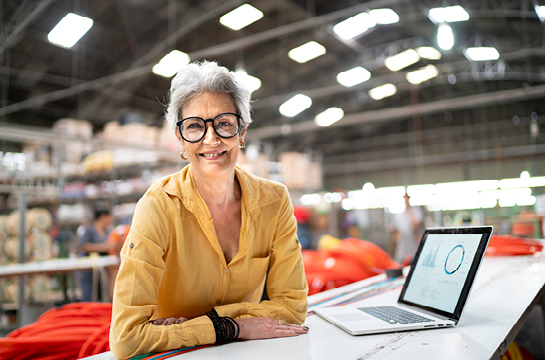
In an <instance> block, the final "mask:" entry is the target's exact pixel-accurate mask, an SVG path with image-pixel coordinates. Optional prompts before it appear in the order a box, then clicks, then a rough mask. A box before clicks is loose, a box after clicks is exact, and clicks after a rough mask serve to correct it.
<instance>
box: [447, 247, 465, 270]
mask: <svg viewBox="0 0 545 360" xmlns="http://www.w3.org/2000/svg"><path fill="white" fill-rule="evenodd" d="M465 254H466V250H465V249H464V247H463V246H462V245H456V246H455V247H453V248H452V250H450V252H449V253H448V255H447V259H446V260H445V272H446V273H447V274H448V275H452V274H454V273H455V272H456V271H457V270H458V269H459V268H460V266H462V261H464V256H465Z"/></svg>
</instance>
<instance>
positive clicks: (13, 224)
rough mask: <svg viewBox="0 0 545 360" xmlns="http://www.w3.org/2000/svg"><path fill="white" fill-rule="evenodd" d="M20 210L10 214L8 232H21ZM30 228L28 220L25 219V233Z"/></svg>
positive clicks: (7, 223)
mask: <svg viewBox="0 0 545 360" xmlns="http://www.w3.org/2000/svg"><path fill="white" fill-rule="evenodd" d="M19 218H20V216H19V211H18V210H15V211H14V212H12V213H11V214H10V215H8V219H7V222H6V232H7V233H8V234H11V235H15V234H19V220H20V219H19ZM29 230H30V226H29V225H28V221H25V234H27V233H28V231H29Z"/></svg>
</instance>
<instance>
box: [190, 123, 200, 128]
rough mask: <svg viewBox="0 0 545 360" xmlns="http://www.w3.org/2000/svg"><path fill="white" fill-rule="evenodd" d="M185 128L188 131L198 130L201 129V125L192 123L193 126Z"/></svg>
mask: <svg viewBox="0 0 545 360" xmlns="http://www.w3.org/2000/svg"><path fill="white" fill-rule="evenodd" d="M187 128H188V129H200V128H202V125H201V124H199V123H193V124H189V125H188V126H187Z"/></svg>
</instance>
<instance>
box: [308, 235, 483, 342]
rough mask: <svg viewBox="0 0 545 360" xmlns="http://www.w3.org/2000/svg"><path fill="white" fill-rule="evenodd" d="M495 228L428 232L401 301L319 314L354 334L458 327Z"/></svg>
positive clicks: (318, 311) (322, 310)
mask: <svg viewBox="0 0 545 360" xmlns="http://www.w3.org/2000/svg"><path fill="white" fill-rule="evenodd" d="M492 230H493V228H492V226H483V227H460V228H430V229H426V231H425V232H424V235H422V239H421V241H420V244H419V246H418V250H417V251H416V254H415V256H414V259H413V265H412V266H411V269H410V271H409V274H408V276H407V279H406V281H405V283H404V285H403V288H402V289H401V294H400V295H399V299H398V300H397V303H394V304H383V305H381V306H374V307H368V306H359V307H358V306H354V305H352V306H336V307H335V306H332V307H323V308H319V309H316V310H315V313H316V314H318V315H319V316H320V317H322V318H324V319H325V320H327V321H329V322H330V323H332V324H335V325H337V326H338V327H340V328H341V329H343V330H345V331H347V332H348V333H350V334H352V335H365V334H377V333H384V332H393V331H405V330H422V329H433V328H438V327H449V326H454V325H456V324H457V323H458V321H459V320H460V316H461V315H462V310H463V309H464V305H465V304H466V301H467V298H468V297H469V292H470V290H471V287H472V285H473V282H474V280H475V277H476V275H477V272H478V270H479V266H480V265H481V262H482V259H483V256H484V252H485V250H486V247H487V246H488V241H489V239H490V236H491V235H492Z"/></svg>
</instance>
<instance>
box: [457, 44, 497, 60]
mask: <svg viewBox="0 0 545 360" xmlns="http://www.w3.org/2000/svg"><path fill="white" fill-rule="evenodd" d="M464 55H465V56H466V57H467V58H468V59H469V60H471V61H486V60H497V59H499V57H500V53H499V52H498V50H496V49H495V48H493V47H472V48H468V49H467V50H466V51H464Z"/></svg>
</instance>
